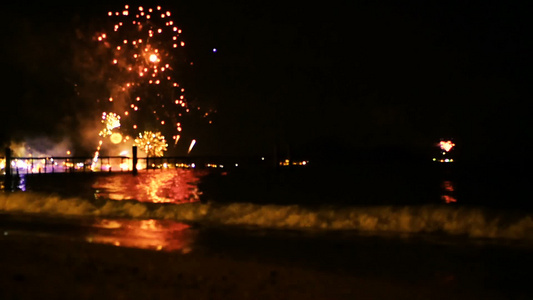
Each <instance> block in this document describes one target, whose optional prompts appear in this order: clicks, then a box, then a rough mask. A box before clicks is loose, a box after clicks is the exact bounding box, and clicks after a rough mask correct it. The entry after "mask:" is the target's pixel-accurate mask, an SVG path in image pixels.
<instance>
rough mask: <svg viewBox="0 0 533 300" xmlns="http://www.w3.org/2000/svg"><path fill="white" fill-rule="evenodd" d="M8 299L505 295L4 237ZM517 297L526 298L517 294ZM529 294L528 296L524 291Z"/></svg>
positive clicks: (448, 279)
mask: <svg viewBox="0 0 533 300" xmlns="http://www.w3.org/2000/svg"><path fill="white" fill-rule="evenodd" d="M0 253H1V255H0V266H1V269H2V271H1V272H0V283H1V288H0V298H1V299H196V300H198V299H505V298H506V296H508V295H503V294H498V293H493V292H491V289H490V287H488V286H487V290H482V289H480V288H479V286H473V287H468V286H463V285H462V284H461V283H460V282H458V281H457V280H456V278H454V277H453V276H446V275H442V276H440V277H436V278H428V280H427V281H420V280H419V281H416V282H409V280H405V279H402V278H397V279H396V280H391V279H390V278H385V277H382V278H380V277H379V276H370V277H357V276H352V275H348V274H342V273H339V272H335V271H333V270H317V269H316V268H311V267H309V268H307V267H303V266H301V265H297V264H294V265H291V264H280V263H273V262H262V261H258V260H257V259H252V258H250V257H248V258H242V259H235V258H231V257H227V256H224V255H207V254H206V253H202V251H191V252H190V253H186V254H184V253H182V252H163V251H153V250H142V249H133V248H124V247H116V246H113V245H104V244H93V243H87V242H82V241H72V240H66V239H49V238H45V237H35V236H25V235H22V234H19V235H17V234H16V233H14V234H8V235H3V236H1V237H0ZM515 296H517V297H516V299H526V298H525V297H526V296H527V295H525V294H520V293H518V294H516V295H515ZM521 297H522V298H521Z"/></svg>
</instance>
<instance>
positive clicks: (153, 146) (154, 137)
mask: <svg viewBox="0 0 533 300" xmlns="http://www.w3.org/2000/svg"><path fill="white" fill-rule="evenodd" d="M135 144H137V145H139V147H140V148H141V149H142V150H144V152H146V154H147V155H148V156H151V157H154V156H157V157H159V156H163V153H164V152H165V151H167V147H168V144H167V141H166V140H165V137H164V136H162V135H161V133H160V132H151V131H145V132H144V133H139V137H138V138H136V139H135Z"/></svg>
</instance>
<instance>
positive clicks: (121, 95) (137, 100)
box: [93, 5, 209, 165]
mask: <svg viewBox="0 0 533 300" xmlns="http://www.w3.org/2000/svg"><path fill="white" fill-rule="evenodd" d="M108 16H109V18H110V19H111V20H112V21H113V22H114V25H113V27H112V28H111V29H110V30H109V31H105V32H104V31H102V32H99V33H98V34H96V36H95V37H94V39H95V41H96V42H97V43H98V44H99V47H100V48H101V49H100V51H98V53H105V55H107V57H106V58H108V59H109V61H107V63H108V64H109V65H108V66H107V67H105V68H102V69H103V70H105V73H107V74H105V77H106V80H108V87H109V95H108V96H106V98H105V99H100V100H99V106H100V109H101V112H102V123H103V124H104V128H103V129H102V131H100V134H99V135H100V138H101V139H100V141H99V146H98V147H97V150H96V152H95V158H94V160H93V165H94V164H95V163H96V161H97V159H98V155H99V151H100V149H101V146H102V144H103V143H104V142H105V141H106V138H108V137H109V138H110V139H113V138H114V141H113V140H111V141H112V142H113V143H116V141H118V143H120V142H126V141H128V140H130V139H131V140H133V138H131V137H141V139H139V138H137V139H135V140H136V141H139V142H140V141H141V140H143V138H142V137H143V136H152V135H156V136H158V140H159V139H161V140H163V141H165V136H169V137H170V136H172V139H173V140H174V143H173V145H175V144H176V143H177V141H178V140H179V137H180V133H181V131H182V123H181V122H180V118H181V117H182V116H184V115H185V114H187V113H189V112H190V108H189V104H188V102H187V100H186V98H185V89H184V88H183V87H181V86H180V84H179V83H178V82H176V81H175V80H174V78H175V73H176V70H175V68H176V67H177V66H178V64H179V61H178V60H179V59H180V58H182V57H183V55H182V54H181V52H180V48H182V47H184V46H185V42H184V41H182V40H181V39H180V34H181V29H180V28H179V27H178V26H177V25H176V23H175V22H174V21H173V20H172V14H171V12H170V11H167V10H164V9H162V8H161V6H156V7H153V8H145V7H142V6H140V7H135V8H132V7H130V6H128V5H126V6H124V9H122V10H119V11H110V12H108ZM198 109H199V108H198ZM195 110H196V109H195ZM208 114H209V112H207V113H205V114H204V116H206V115H208ZM161 144H162V145H165V147H164V149H163V148H162V149H159V150H158V151H155V150H154V151H150V153H152V154H153V155H157V156H161V155H163V152H164V151H165V150H166V142H165V143H161Z"/></svg>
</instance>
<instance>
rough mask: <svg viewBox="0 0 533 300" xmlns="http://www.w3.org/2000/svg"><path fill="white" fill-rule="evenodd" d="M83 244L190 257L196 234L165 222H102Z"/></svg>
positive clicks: (98, 222)
mask: <svg viewBox="0 0 533 300" xmlns="http://www.w3.org/2000/svg"><path fill="white" fill-rule="evenodd" d="M92 227H93V229H94V232H91V233H90V234H89V235H88V236H87V237H86V240H87V241H88V242H90V243H100V244H110V245H115V246H121V247H130V248H141V249H151V250H162V251H181V252H183V253H189V252H191V251H192V244H193V242H194V240H195V236H196V232H195V231H194V230H192V229H191V228H190V226H189V225H187V224H185V223H179V222H173V221H167V220H128V219H101V220H98V221H96V222H95V223H94V224H93V226H92Z"/></svg>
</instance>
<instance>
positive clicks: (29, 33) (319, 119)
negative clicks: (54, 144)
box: [0, 1, 533, 159]
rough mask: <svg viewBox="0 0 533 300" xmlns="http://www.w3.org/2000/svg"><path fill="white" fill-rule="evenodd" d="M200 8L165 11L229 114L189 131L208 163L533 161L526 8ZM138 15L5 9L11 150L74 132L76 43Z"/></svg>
mask: <svg viewBox="0 0 533 300" xmlns="http://www.w3.org/2000/svg"><path fill="white" fill-rule="evenodd" d="M190 2H191V3H181V1H172V2H169V1H160V2H158V3H156V4H160V5H162V6H163V7H164V8H166V9H170V10H171V11H172V12H173V13H174V20H175V21H176V22H177V23H178V25H180V27H181V28H183V34H182V37H183V38H184V40H185V41H186V43H187V47H186V53H187V59H188V60H190V61H193V62H194V65H193V66H192V67H190V68H189V69H187V70H184V71H183V80H182V82H183V85H184V86H186V87H187V89H188V91H189V96H188V97H189V99H192V100H195V101H197V102H198V103H200V104H202V105H207V106H212V107H215V108H216V109H217V111H218V113H217V115H216V116H215V119H214V124H213V125H211V126H203V125H198V127H197V128H195V129H189V130H191V132H190V134H191V136H192V135H194V136H195V137H197V138H198V141H199V143H198V146H197V147H198V149H197V151H198V153H199V154H265V153H266V154H270V153H271V152H272V150H273V147H274V145H275V144H277V145H278V146H279V147H280V148H281V149H286V148H287V147H288V145H290V147H291V151H292V152H293V154H294V155H298V154H302V155H305V154H308V155H311V154H313V153H314V152H317V151H325V152H327V153H331V154H333V153H339V152H340V151H341V150H340V149H344V151H346V150H350V149H369V148H375V147H380V148H402V149H405V150H407V151H413V152H414V153H419V152H424V151H426V150H427V149H428V148H431V147H432V146H433V144H434V143H436V142H437V141H438V140H439V138H441V137H452V138H454V139H455V141H456V143H457V144H458V149H460V150H461V153H462V155H463V156H464V157H465V158H468V159H476V158H491V157H494V156H496V157H502V156H503V155H512V156H513V157H515V158H519V157H521V156H526V155H527V154H528V150H529V148H528V147H529V146H528V145H530V144H531V142H530V140H531V133H530V132H531V130H530V128H533V127H532V126H531V125H532V124H531V123H532V122H531V119H532V118H531V117H530V111H531V110H530V108H531V105H530V101H531V93H530V86H529V84H530V82H531V79H532V78H531V76H530V70H531V63H530V53H531V50H532V47H531V46H532V44H531V41H532V39H531V29H532V26H531V19H530V18H529V16H528V15H527V14H528V12H529V10H528V9H527V5H526V1H523V2H513V1H446V2H443V1H329V2H324V3H315V4H307V5H301V4H290V3H289V4H288V3H287V2H282V1H279V2H277V1H268V2H266V3H256V2H253V1H252V2H251V1H229V2H228V1H224V2H218V3H216V4H211V3H209V2H204V1H190ZM150 3H151V2H146V1H145V2H142V4H143V5H144V6H149V4H150ZM124 4H130V5H132V6H133V5H136V4H135V2H133V3H132V2H129V3H126V2H125V3H121V2H119V1H115V2H114V5H111V4H108V5H98V6H96V5H94V4H90V2H89V1H86V2H85V1H79V2H78V3H77V4H70V5H66V6H65V5H59V4H58V5H48V6H43V5H42V4H41V5H35V4H31V2H24V1H22V2H21V1H19V2H18V4H17V5H8V6H6V7H4V9H3V11H4V16H3V18H4V19H3V20H2V24H1V27H2V35H3V37H4V38H3V43H2V44H3V46H2V49H1V51H2V53H0V56H1V57H2V59H1V63H2V65H3V66H5V67H3V70H5V72H6V76H5V78H4V79H3V80H2V81H3V83H2V85H3V88H2V91H3V92H4V93H3V94H4V99H3V100H2V103H3V104H4V105H3V108H2V115H3V117H2V118H1V121H0V127H1V128H2V131H1V132H0V142H1V143H3V144H5V143H6V142H7V141H9V140H10V139H13V138H17V137H22V136H24V137H35V136H40V135H43V134H44V135H47V136H50V137H61V136H65V135H66V136H68V135H71V134H72V133H71V132H72V129H75V128H76V126H77V122H78V121H77V118H76V116H77V115H78V114H79V111H80V109H81V110H82V111H83V105H85V104H84V103H81V102H77V101H78V100H76V97H75V95H74V92H73V88H72V85H73V83H74V82H75V81H76V78H77V77H76V76H75V75H74V73H75V72H74V71H73V70H72V67H71V64H72V61H71V57H72V53H71V52H72V49H73V47H72V43H73V38H74V37H75V31H76V29H77V30H81V31H84V30H85V31H90V30H91V29H92V28H95V27H97V25H98V22H99V19H103V18H105V15H106V13H107V11H108V10H115V9H119V8H121V7H122V6H123V5H124ZM214 47H216V48H217V50H218V51H217V52H216V53H213V52H212V48H214ZM80 107H81V108H80ZM6 108H7V109H8V111H9V112H6ZM73 139H74V140H75V138H73ZM328 145H331V146H328ZM333 145H336V146H333Z"/></svg>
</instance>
